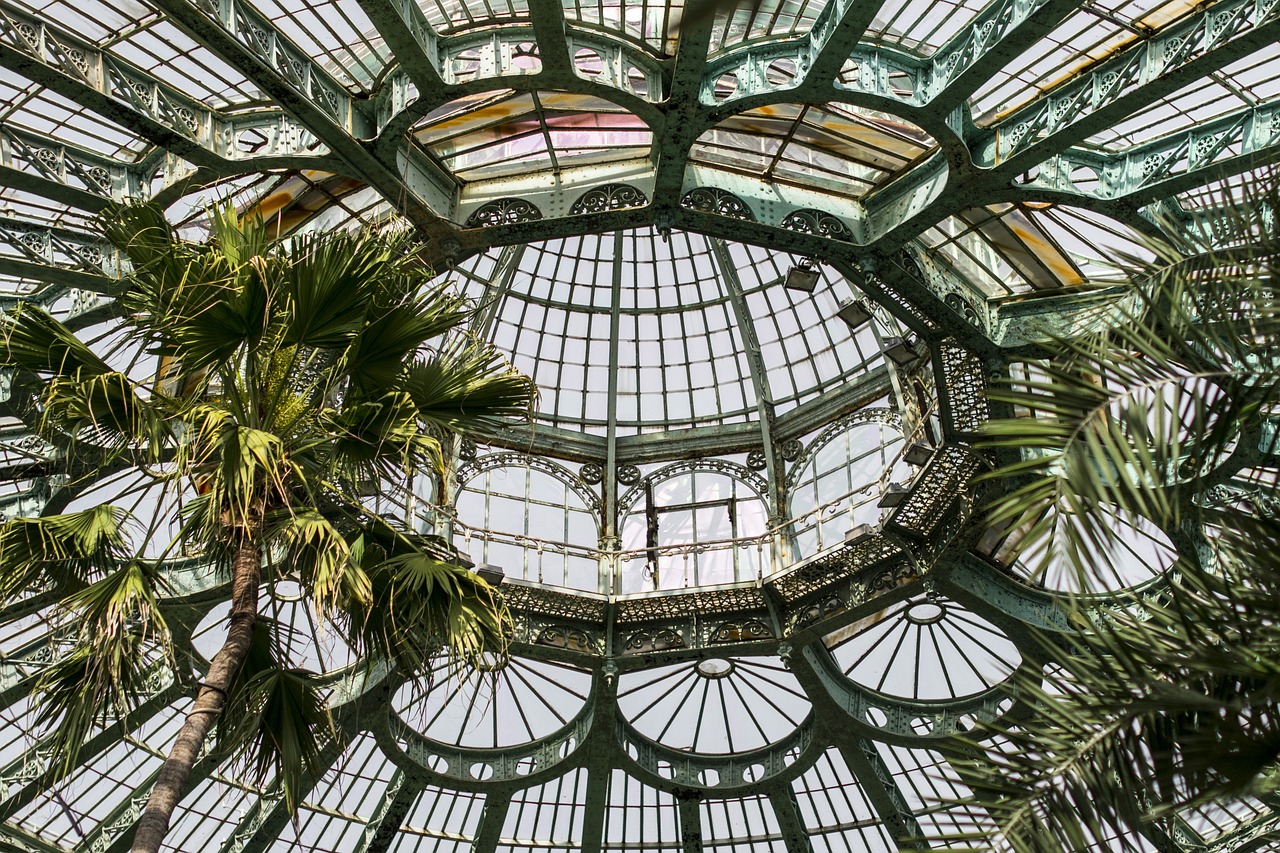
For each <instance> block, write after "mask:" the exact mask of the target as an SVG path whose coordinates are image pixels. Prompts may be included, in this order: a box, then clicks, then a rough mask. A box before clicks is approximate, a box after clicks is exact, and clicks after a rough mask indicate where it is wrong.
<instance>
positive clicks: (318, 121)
mask: <svg viewBox="0 0 1280 853" xmlns="http://www.w3.org/2000/svg"><path fill="white" fill-rule="evenodd" d="M222 2H223V3H224V4H233V5H231V6H229V7H227V8H228V9H229V11H224V12H223V13H222V14H220V15H219V17H218V18H217V19H215V18H213V17H210V16H209V15H208V14H206V12H205V10H204V9H202V8H200V7H197V6H196V5H194V3H192V2H189V0H157V3H156V6H157V7H158V8H160V9H161V10H162V11H164V12H165V13H166V14H168V15H169V17H170V18H172V19H173V21H174V23H175V24H177V25H178V26H180V27H181V28H182V29H183V30H184V31H186V32H187V33H188V34H190V35H191V36H192V37H193V38H195V39H197V40H198V41H200V42H201V43H203V44H204V45H206V46H207V47H208V48H209V49H210V50H211V51H213V52H214V53H215V54H216V55H218V56H219V57H221V58H222V59H223V61H225V62H227V63H228V64H230V65H231V66H232V67H233V68H236V69H238V70H239V71H240V72H241V73H243V74H244V75H245V76H246V77H247V78H248V79H249V80H251V81H252V82H253V83H254V84H255V85H257V86H259V87H260V88H261V89H262V90H263V92H265V93H266V94H268V95H270V96H271V97H272V98H273V99H275V100H276V101H277V102H278V103H279V104H280V105H281V106H282V107H283V108H284V109H285V110H286V111H288V112H289V113H290V114H291V115H293V116H295V117H296V118H297V119H298V120H299V121H301V122H302V123H303V124H304V125H305V126H306V127H307V129H308V130H309V131H310V132H311V133H313V134H314V135H315V136H316V137H317V138H318V139H320V140H321V141H322V142H324V144H325V145H327V146H328V147H329V148H330V149H331V150H332V151H333V153H334V154H335V155H336V156H337V157H339V158H341V159H342V160H343V161H344V162H345V163H346V164H347V166H348V168H347V169H346V170H344V172H346V173H349V174H352V175H354V176H356V177H359V178H361V179H362V180H364V181H365V182H366V183H368V184H369V186H371V187H373V188H375V189H376V190H378V192H380V193H381V194H382V195H383V197H384V198H386V199H387V200H388V201H390V202H391V204H392V205H394V206H395V207H396V208H397V210H398V211H399V212H400V213H402V214H403V215H404V216H405V217H406V218H407V219H408V220H409V221H410V222H411V223H412V224H413V225H414V226H415V227H416V228H418V229H419V230H420V231H421V232H422V233H423V234H424V235H425V236H427V237H428V238H430V239H435V240H442V241H443V240H448V239H451V238H452V234H453V230H454V229H453V228H452V226H450V225H449V224H448V223H447V222H446V221H445V220H443V219H442V218H441V213H444V214H445V215H447V214H448V212H449V211H450V209H451V208H452V206H453V195H454V191H455V189H456V184H455V182H454V181H453V179H452V178H451V177H450V176H449V175H448V174H447V173H445V172H444V171H443V170H442V169H441V168H440V167H439V166H438V165H436V164H434V163H432V162H430V161H429V160H428V159H427V158H426V157H425V154H424V152H422V151H421V150H420V149H418V148H417V147H415V146H409V147H406V148H403V149H402V150H401V151H400V152H399V155H400V162H396V163H389V162H384V161H383V160H381V159H379V158H377V157H375V156H374V155H373V153H372V152H371V151H370V150H369V148H368V147H366V146H365V144H364V143H363V142H361V141H360V139H358V138H357V137H358V136H360V137H368V138H372V136H373V135H374V133H375V127H374V122H373V121H372V120H371V119H370V118H369V117H367V116H365V115H363V113H362V112H361V111H360V110H359V109H357V108H356V107H355V106H354V105H353V99H352V98H351V96H350V95H348V94H347V93H346V92H345V90H342V89H338V88H335V87H336V85H337V84H336V82H334V81H332V80H331V78H330V79H323V78H321V77H320V76H319V72H316V73H312V70H310V66H308V67H307V70H306V71H305V73H303V74H301V75H299V77H298V78H297V79H296V80H295V79H290V78H289V77H286V76H285V75H284V74H282V73H281V72H280V71H278V70H277V69H276V67H275V66H274V65H273V63H274V62H276V61H278V60H279V59H280V57H281V51H282V50H284V51H285V53H284V55H285V56H291V55H292V53H293V52H294V51H296V50H297V48H292V47H291V46H290V47H289V48H283V47H282V45H284V44H285V43H286V40H285V39H284V37H283V36H282V35H281V34H279V33H276V32H274V29H271V30H268V33H269V36H268V40H267V41H268V43H267V44H266V45H264V44H263V43H262V42H261V41H260V40H259V39H258V38H257V36H256V35H251V36H250V37H249V38H245V37H242V36H241V35H240V31H239V18H240V17H241V16H242V15H245V14H248V10H247V7H243V6H240V5H234V4H238V3H239V2H240V0H222ZM256 27H257V25H256V24H255V25H254V28H255V29H256ZM251 44H252V47H251V46H250V45H251Z"/></svg>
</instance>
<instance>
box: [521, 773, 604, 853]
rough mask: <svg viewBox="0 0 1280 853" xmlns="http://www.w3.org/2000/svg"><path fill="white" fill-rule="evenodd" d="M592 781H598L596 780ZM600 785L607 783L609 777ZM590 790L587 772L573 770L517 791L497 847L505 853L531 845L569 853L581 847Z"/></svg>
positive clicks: (539, 848) (525, 848)
mask: <svg viewBox="0 0 1280 853" xmlns="http://www.w3.org/2000/svg"><path fill="white" fill-rule="evenodd" d="M592 783H593V784H597V783H596V782H595V780H592ZM598 784H605V780H603V779H602V780H600V782H599V783H598ZM586 790H587V771H586V770H571V771H569V772H568V773H566V774H565V775H564V776H561V777H560V778H559V779H554V780H552V781H550V782H548V783H547V784H545V785H538V786H536V787H533V788H528V789H526V790H524V791H520V792H519V793H517V794H515V795H514V796H512V797H511V804H510V805H509V806H507V819H506V822H505V823H504V824H503V826H502V836H501V838H500V840H499V841H498V847H497V849H498V850H499V851H501V853H523V851H526V850H528V849H529V848H531V847H532V848H536V849H538V850H549V851H566V853H567V851H569V850H578V849H580V848H581V846H582V815H583V812H584V811H585V808H584V806H583V804H584V803H585V802H586V799H587V793H586Z"/></svg>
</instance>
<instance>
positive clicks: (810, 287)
mask: <svg viewBox="0 0 1280 853" xmlns="http://www.w3.org/2000/svg"><path fill="white" fill-rule="evenodd" d="M819 275H820V273H819V272H818V269H817V268H816V267H815V266H814V265H813V258H804V259H803V260H801V261H800V263H798V264H796V265H795V266H793V267H792V268H791V269H789V270H787V278H786V281H785V282H783V284H784V285H785V287H786V288H787V290H799V291H802V292H804V293H813V291H814V289H815V288H817V286H818V276H819Z"/></svg>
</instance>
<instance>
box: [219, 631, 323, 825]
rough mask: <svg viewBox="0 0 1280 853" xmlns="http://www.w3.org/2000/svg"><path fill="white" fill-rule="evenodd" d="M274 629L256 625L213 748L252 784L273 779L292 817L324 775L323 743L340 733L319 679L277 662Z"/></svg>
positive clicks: (282, 662) (259, 783) (311, 674)
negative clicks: (241, 768)
mask: <svg viewBox="0 0 1280 853" xmlns="http://www.w3.org/2000/svg"><path fill="white" fill-rule="evenodd" d="M276 627H277V626H276V624H275V623H274V622H272V621H271V620H269V619H260V620H259V621H258V623H257V625H256V626H255V634H254V642H253V647H252V649H251V650H250V653H249V656H248V658H247V659H246V660H245V662H244V664H243V665H242V666H241V667H240V670H239V671H238V672H237V673H236V677H235V680H234V682H233V684H232V688H231V690H230V691H229V692H228V698H227V704H226V706H225V708H224V710H223V713H222V716H221V721H220V722H219V724H218V730H217V745H218V749H219V750H220V751H221V752H223V754H226V755H230V756H231V757H232V760H233V761H236V762H238V763H240V764H241V766H243V767H244V768H245V769H246V770H247V772H248V774H249V777H250V779H251V780H252V781H253V782H254V783H255V784H258V785H264V784H266V783H267V782H268V781H269V780H271V779H275V780H276V783H275V784H276V785H277V786H278V788H279V789H280V791H281V792H282V793H283V795H284V800H285V805H286V808H287V809H288V811H289V813H290V814H292V813H293V812H295V811H296V810H297V808H298V804H299V803H300V802H301V801H302V797H303V796H305V795H306V793H307V791H308V789H309V786H310V785H311V784H314V783H315V781H316V780H317V779H318V778H319V776H320V774H321V773H323V772H324V769H325V768H324V762H323V760H322V758H321V745H322V743H323V742H324V741H325V740H331V739H334V738H337V737H338V732H337V731H336V730H335V729H334V727H333V724H332V721H331V719H330V717H329V712H328V709H327V707H326V705H325V701H324V694H325V691H324V686H323V684H322V683H321V682H320V680H319V678H318V677H317V676H316V675H315V673H312V672H309V671H307V670H304V669H298V668H295V667H290V666H288V665H287V663H285V662H284V661H282V660H281V659H280V658H279V656H278V654H277V652H276V648H275V646H276V644H275V642H274V638H273V637H272V632H273V631H274V630H275V629H276Z"/></svg>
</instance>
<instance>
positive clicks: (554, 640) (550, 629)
mask: <svg viewBox="0 0 1280 853" xmlns="http://www.w3.org/2000/svg"><path fill="white" fill-rule="evenodd" d="M534 643H535V644H537V645H540V646H551V647H552V648H557V649H568V650H569V651H573V652H586V653H591V652H599V651H601V649H600V648H598V646H599V644H598V643H596V642H595V641H594V640H592V638H591V635H590V634H588V633H587V632H586V631H584V630H582V629H581V628H573V627H570V626H568V625H548V626H547V627H545V628H543V629H542V630H541V631H539V632H538V638H537V639H536V640H534Z"/></svg>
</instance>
